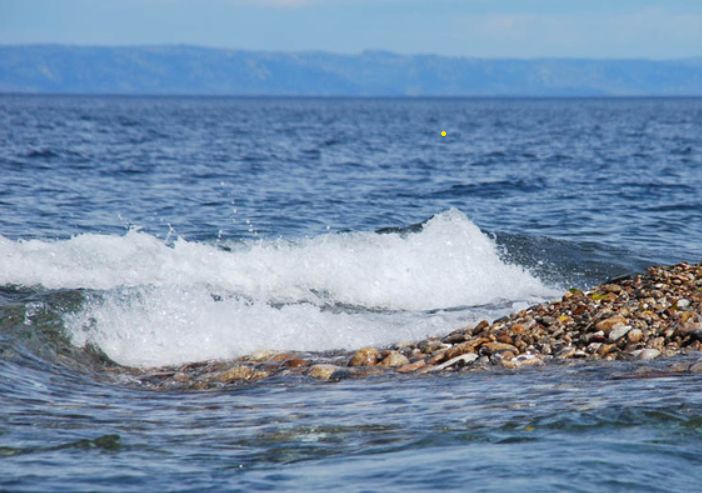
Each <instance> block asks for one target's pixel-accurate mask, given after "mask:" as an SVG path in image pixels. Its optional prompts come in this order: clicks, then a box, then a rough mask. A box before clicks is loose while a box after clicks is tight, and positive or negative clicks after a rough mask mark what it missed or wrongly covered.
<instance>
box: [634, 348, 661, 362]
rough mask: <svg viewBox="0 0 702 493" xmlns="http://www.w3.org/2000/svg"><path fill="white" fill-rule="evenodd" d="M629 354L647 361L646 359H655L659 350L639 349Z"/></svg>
mask: <svg viewBox="0 0 702 493" xmlns="http://www.w3.org/2000/svg"><path fill="white" fill-rule="evenodd" d="M631 354H632V355H633V356H634V357H635V358H636V359H640V360H643V361H648V360H652V359H656V358H657V357H658V356H660V355H661V352H660V351H659V350H658V349H639V350H637V351H634V352H633V353H631Z"/></svg>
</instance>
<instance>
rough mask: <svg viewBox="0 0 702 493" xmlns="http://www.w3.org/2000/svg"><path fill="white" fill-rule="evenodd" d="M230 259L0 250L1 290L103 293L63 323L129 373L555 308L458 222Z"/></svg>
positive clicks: (130, 237) (241, 251)
mask: <svg viewBox="0 0 702 493" xmlns="http://www.w3.org/2000/svg"><path fill="white" fill-rule="evenodd" d="M230 246H231V247H232V249H233V250H232V251H225V250H223V249H221V248H218V247H217V246H214V245H210V244H205V243H198V242H191V241H186V240H184V239H178V240H177V241H176V242H175V243H174V244H173V245H172V246H169V245H167V244H165V243H164V242H162V241H161V240H159V239H157V238H155V237H153V236H150V235H148V234H146V233H142V232H137V231H130V232H129V233H127V234H126V235H124V236H108V235H95V234H85V235H80V236H76V237H74V238H71V239H69V240H65V241H53V242H52V241H40V240H31V241H11V240H8V239H6V238H2V237H0V285H2V284H20V285H27V286H32V285H41V286H45V287H47V288H88V289H93V290H101V291H102V293H101V294H100V295H99V296H95V297H93V298H91V299H90V300H89V301H87V302H86V303H85V304H84V307H83V310H82V311H81V312H79V313H77V314H72V315H67V316H66V324H67V328H68V329H69V331H70V333H71V335H72V337H73V341H74V343H75V344H77V345H83V344H86V343H89V342H90V343H94V344H97V345H99V346H100V347H101V348H102V349H103V351H105V353H106V354H107V355H108V356H110V357H111V358H113V359H114V360H116V361H117V362H119V363H122V364H128V365H134V366H149V365H162V364H175V363H181V362H186V361H193V360H202V359H212V358H229V357H233V356H237V355H240V354H244V353H247V352H251V351H256V350H260V349H300V350H325V349H335V348H352V347H355V346H360V345H363V344H381V343H387V342H391V341H393V340H401V339H407V338H416V337H423V336H425V335H428V334H430V333H438V332H445V331H447V330H450V329H451V325H449V324H452V323H458V322H459V321H461V320H465V319H466V318H470V317H474V316H475V315H476V313H475V312H474V311H471V310H470V309H469V310H464V311H452V312H442V313H434V314H428V313H426V311H427V310H440V309H445V308H449V307H457V306H467V307H470V306H478V305H484V304H490V303H500V302H514V303H520V302H524V301H535V300H538V299H544V298H546V297H549V296H552V295H553V294H554V292H553V291H552V290H550V289H549V288H547V287H546V286H544V285H543V284H542V283H541V282H540V281H539V280H538V279H536V278H534V277H533V276H531V275H530V274H529V273H528V272H526V271H525V270H524V269H522V268H520V267H518V266H514V265H507V264H505V263H504V262H502V261H501V259H500V258H499V256H498V253H497V249H496V246H495V244H494V242H493V241H492V240H491V239H490V238H488V237H487V236H486V235H484V234H483V233H482V232H481V231H480V230H479V229H478V228H477V227H476V226H475V225H474V224H473V223H472V222H471V221H470V220H469V219H468V218H467V217H465V216H464V215H463V214H461V213H460V212H458V211H455V210H451V211H448V212H445V213H442V214H439V215H437V216H435V217H434V218H432V219H431V220H430V221H429V222H428V223H427V224H426V225H425V226H424V228H423V230H422V231H421V232H419V233H411V234H383V235H379V234H375V233H369V232H362V233H348V234H327V235H322V236H319V237H315V238H309V239H304V240H300V241H297V242H289V241H284V240H277V241H257V242H248V243H243V244H241V243H239V244H232V245H230ZM212 294H216V295H219V296H221V299H220V300H218V301H216V300H215V299H214V298H213V296H212ZM340 305H343V306H348V305H351V306H353V308H352V309H348V310H345V311H342V310H339V309H338V307H339V306H340ZM330 306H331V307H336V308H337V309H334V310H332V309H329V307H330ZM503 306H507V305H503Z"/></svg>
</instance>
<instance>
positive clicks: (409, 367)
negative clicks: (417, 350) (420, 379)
mask: <svg viewBox="0 0 702 493" xmlns="http://www.w3.org/2000/svg"><path fill="white" fill-rule="evenodd" d="M425 366H427V363H426V362H425V361H424V360H423V359H420V360H419V361H415V362H414V363H407V364H406V365H403V366H401V367H399V368H398V369H397V371H398V372H400V373H412V372H415V371H417V370H421V369H422V368H424V367H425Z"/></svg>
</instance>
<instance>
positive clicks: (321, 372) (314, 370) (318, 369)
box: [307, 364, 341, 380]
mask: <svg viewBox="0 0 702 493" xmlns="http://www.w3.org/2000/svg"><path fill="white" fill-rule="evenodd" d="M338 370H341V367H340V366H336V365H328V364H318V365H314V366H312V367H310V369H309V370H308V371H307V375H308V376H310V377H312V378H316V379H317V380H329V379H330V378H331V377H332V375H334V373H336V372H337V371H338Z"/></svg>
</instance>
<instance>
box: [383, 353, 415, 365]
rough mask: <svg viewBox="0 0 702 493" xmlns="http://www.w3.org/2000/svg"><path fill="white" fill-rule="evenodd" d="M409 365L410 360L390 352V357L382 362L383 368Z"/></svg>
mask: <svg viewBox="0 0 702 493" xmlns="http://www.w3.org/2000/svg"><path fill="white" fill-rule="evenodd" d="M406 364H409V359H407V357H406V356H404V355H402V354H400V353H399V352H397V351H390V353H388V355H387V356H386V357H385V358H384V359H383V361H381V362H380V365H381V366H385V367H396V366H403V365H406Z"/></svg>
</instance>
